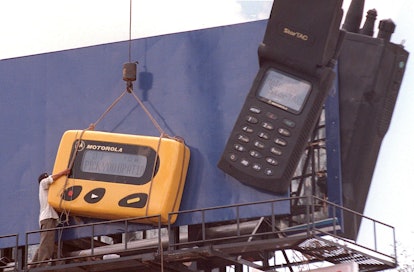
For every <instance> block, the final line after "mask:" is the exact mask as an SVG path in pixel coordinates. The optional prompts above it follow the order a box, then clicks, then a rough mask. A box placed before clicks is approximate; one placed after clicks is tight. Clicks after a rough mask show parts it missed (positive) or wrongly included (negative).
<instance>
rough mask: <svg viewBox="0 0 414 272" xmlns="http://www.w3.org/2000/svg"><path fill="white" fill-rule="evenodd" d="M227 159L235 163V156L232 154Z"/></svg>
mask: <svg viewBox="0 0 414 272" xmlns="http://www.w3.org/2000/svg"><path fill="white" fill-rule="evenodd" d="M229 159H230V160H231V161H233V162H235V161H237V155H236V154H234V153H230V155H229Z"/></svg>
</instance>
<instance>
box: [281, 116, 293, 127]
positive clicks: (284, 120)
mask: <svg viewBox="0 0 414 272" xmlns="http://www.w3.org/2000/svg"><path fill="white" fill-rule="evenodd" d="M283 124H285V125H286V126H288V127H290V128H294V127H295V126H296V124H295V122H293V121H292V120H289V119H286V118H285V119H283Z"/></svg>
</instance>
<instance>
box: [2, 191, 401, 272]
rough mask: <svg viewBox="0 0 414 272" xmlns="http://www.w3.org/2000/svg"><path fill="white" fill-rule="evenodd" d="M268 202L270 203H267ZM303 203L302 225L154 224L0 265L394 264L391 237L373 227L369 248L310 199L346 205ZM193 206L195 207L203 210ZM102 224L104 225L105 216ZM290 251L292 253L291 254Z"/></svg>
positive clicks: (264, 220) (119, 268)
mask: <svg viewBox="0 0 414 272" xmlns="http://www.w3.org/2000/svg"><path fill="white" fill-rule="evenodd" d="M294 200H295V199H290V201H294ZM275 201H281V200H275ZM285 201H286V200H285ZM267 203H268V204H269V205H273V204H274V201H268V202H267ZM308 203H310V204H309V205H308V206H307V207H306V209H305V210H307V211H308V213H307V214H306V216H305V217H304V218H305V222H303V223H302V224H293V225H292V226H286V225H285V224H282V223H283V218H279V217H276V216H274V215H270V216H268V217H261V218H255V219H242V218H240V219H237V220H235V221H232V222H217V223H202V224H199V225H192V226H186V227H185V228H183V227H174V226H172V225H167V226H160V225H159V226H158V227H155V228H154V229H152V230H150V231H146V232H151V235H148V234H147V235H146V237H142V238H140V239H135V240H128V239H126V238H125V237H127V235H128V233H127V232H125V233H121V234H120V235H122V237H123V239H122V241H121V242H118V243H114V242H110V243H105V242H102V239H101V238H102V237H93V236H91V237H93V239H91V237H88V238H85V239H80V240H75V241H59V244H58V247H59V248H62V252H63V254H61V256H59V258H56V259H54V260H52V261H51V262H50V263H49V264H48V266H45V267H41V268H34V269H30V270H29V269H28V268H29V267H28V266H27V265H26V264H27V263H28V261H26V260H27V258H28V257H27V256H28V255H27V247H26V254H22V253H21V251H22V250H23V251H24V249H21V248H20V249H18V250H19V251H20V254H16V256H17V255H20V256H26V257H25V258H22V259H21V261H20V262H19V261H17V262H16V263H9V264H6V266H3V267H0V268H3V271H75V272H76V271H114V272H123V271H129V272H131V271H141V272H142V271H184V272H185V271H226V267H233V268H234V270H233V271H243V270H242V268H243V267H249V268H255V269H256V270H254V271H285V270H283V269H282V268H284V269H288V270H289V271H299V270H300V271H304V270H305V271H306V270H310V268H311V267H313V268H316V267H315V266H314V265H316V264H318V265H325V266H326V265H327V264H342V263H349V262H356V263H357V264H358V265H359V270H360V271H382V270H386V269H391V268H395V267H396V266H397V261H396V259H395V258H394V256H395V255H394V253H395V243H394V241H391V242H392V245H393V246H392V247H391V253H384V252H381V250H380V249H379V248H377V245H378V244H377V242H376V241H377V236H380V235H381V234H380V233H376V232H375V231H374V232H372V234H373V236H374V237H373V240H374V241H375V243H374V247H373V248H371V247H368V246H366V245H358V244H356V243H355V242H353V241H350V240H347V239H345V238H342V237H341V236H340V234H341V225H340V224H338V223H339V222H338V220H337V218H335V217H331V218H324V219H317V218H315V216H314V215H315V213H314V212H313V211H315V209H317V207H315V205H316V204H317V205H320V204H321V203H322V204H323V206H324V207H325V208H327V209H334V210H335V211H337V210H338V209H343V212H350V211H349V210H346V209H344V208H341V207H338V206H337V205H335V204H333V203H330V202H327V201H324V200H321V199H317V198H315V197H314V198H312V201H309V202H308ZM253 204H255V203H253ZM262 204H264V203H262ZM244 205H249V204H244ZM218 208H223V207H218ZM226 208H227V207H226ZM194 212H201V213H202V212H203V210H197V211H194ZM332 214H335V213H332ZM355 215H358V216H362V215H359V214H355ZM362 217H363V219H364V221H369V222H371V223H373V224H374V229H380V228H381V229H384V228H386V229H389V230H390V231H391V233H392V234H393V233H394V229H393V227H391V226H388V225H386V224H383V223H380V222H378V221H375V220H373V219H370V218H367V217H364V216H362ZM132 220H134V219H132ZM117 221H118V220H117ZM104 223H105V224H108V222H107V221H106V222H104ZM126 223H127V222H126ZM98 224H99V223H96V225H98ZM79 227H84V226H79ZM92 227H94V225H93V226H92ZM63 229H64V228H63ZM92 229H93V228H92ZM60 230H62V228H60ZM30 234H32V233H30ZM381 238H383V236H382V235H381ZM0 239H1V237H0ZM293 255H294V256H295V258H291V257H290V256H293ZM280 256H282V257H280Z"/></svg>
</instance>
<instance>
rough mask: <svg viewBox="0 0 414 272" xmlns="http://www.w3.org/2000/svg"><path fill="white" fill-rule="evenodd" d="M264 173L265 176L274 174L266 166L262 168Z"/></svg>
mask: <svg viewBox="0 0 414 272" xmlns="http://www.w3.org/2000/svg"><path fill="white" fill-rule="evenodd" d="M264 173H265V175H266V176H273V174H274V172H273V170H272V169H270V168H266V169H265V170H264Z"/></svg>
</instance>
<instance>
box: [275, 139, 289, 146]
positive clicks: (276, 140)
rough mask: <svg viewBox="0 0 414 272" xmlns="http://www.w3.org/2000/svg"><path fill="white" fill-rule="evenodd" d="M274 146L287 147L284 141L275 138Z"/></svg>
mask: <svg viewBox="0 0 414 272" xmlns="http://www.w3.org/2000/svg"><path fill="white" fill-rule="evenodd" d="M275 144H277V145H279V146H287V142H286V140H284V139H282V138H276V139H275Z"/></svg>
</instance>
